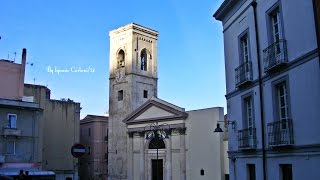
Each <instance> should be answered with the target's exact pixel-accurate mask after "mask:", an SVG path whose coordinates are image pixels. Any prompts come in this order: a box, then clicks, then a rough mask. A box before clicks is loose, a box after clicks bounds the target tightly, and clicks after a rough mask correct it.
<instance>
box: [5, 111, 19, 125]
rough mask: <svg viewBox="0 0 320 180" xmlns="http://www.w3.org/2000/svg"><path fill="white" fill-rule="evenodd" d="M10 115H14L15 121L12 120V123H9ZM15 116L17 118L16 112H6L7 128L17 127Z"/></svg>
mask: <svg viewBox="0 0 320 180" xmlns="http://www.w3.org/2000/svg"><path fill="white" fill-rule="evenodd" d="M10 116H15V121H14V123H11V119H10ZM17 118H18V117H17V114H8V115H7V122H8V124H7V128H12V129H15V128H17Z"/></svg>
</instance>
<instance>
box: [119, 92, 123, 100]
mask: <svg viewBox="0 0 320 180" xmlns="http://www.w3.org/2000/svg"><path fill="white" fill-rule="evenodd" d="M122 100H123V90H120V91H118V101H122Z"/></svg>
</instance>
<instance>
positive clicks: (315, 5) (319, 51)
mask: <svg viewBox="0 0 320 180" xmlns="http://www.w3.org/2000/svg"><path fill="white" fill-rule="evenodd" d="M318 8H319V7H317V3H316V0H313V16H314V25H315V28H316V37H317V49H318V57H319V54H320V48H319V44H320V37H319V24H318V20H319V19H318V12H317V9H318ZM318 59H319V67H320V58H318Z"/></svg>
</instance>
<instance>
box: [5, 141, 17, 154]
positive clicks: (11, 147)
mask: <svg viewBox="0 0 320 180" xmlns="http://www.w3.org/2000/svg"><path fill="white" fill-rule="evenodd" d="M15 151H16V144H15V142H14V141H7V146H6V154H9V155H10V154H15Z"/></svg>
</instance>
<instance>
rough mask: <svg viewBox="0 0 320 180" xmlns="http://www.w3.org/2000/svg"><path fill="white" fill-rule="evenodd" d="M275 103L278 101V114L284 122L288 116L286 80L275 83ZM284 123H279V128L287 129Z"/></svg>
mask: <svg viewBox="0 0 320 180" xmlns="http://www.w3.org/2000/svg"><path fill="white" fill-rule="evenodd" d="M277 103H278V116H279V120H280V121H281V122H286V121H287V119H288V118H289V103H288V91H287V84H286V82H285V81H284V82H282V83H280V84H278V85H277ZM287 128H288V125H287V124H286V123H281V129H287Z"/></svg>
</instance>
